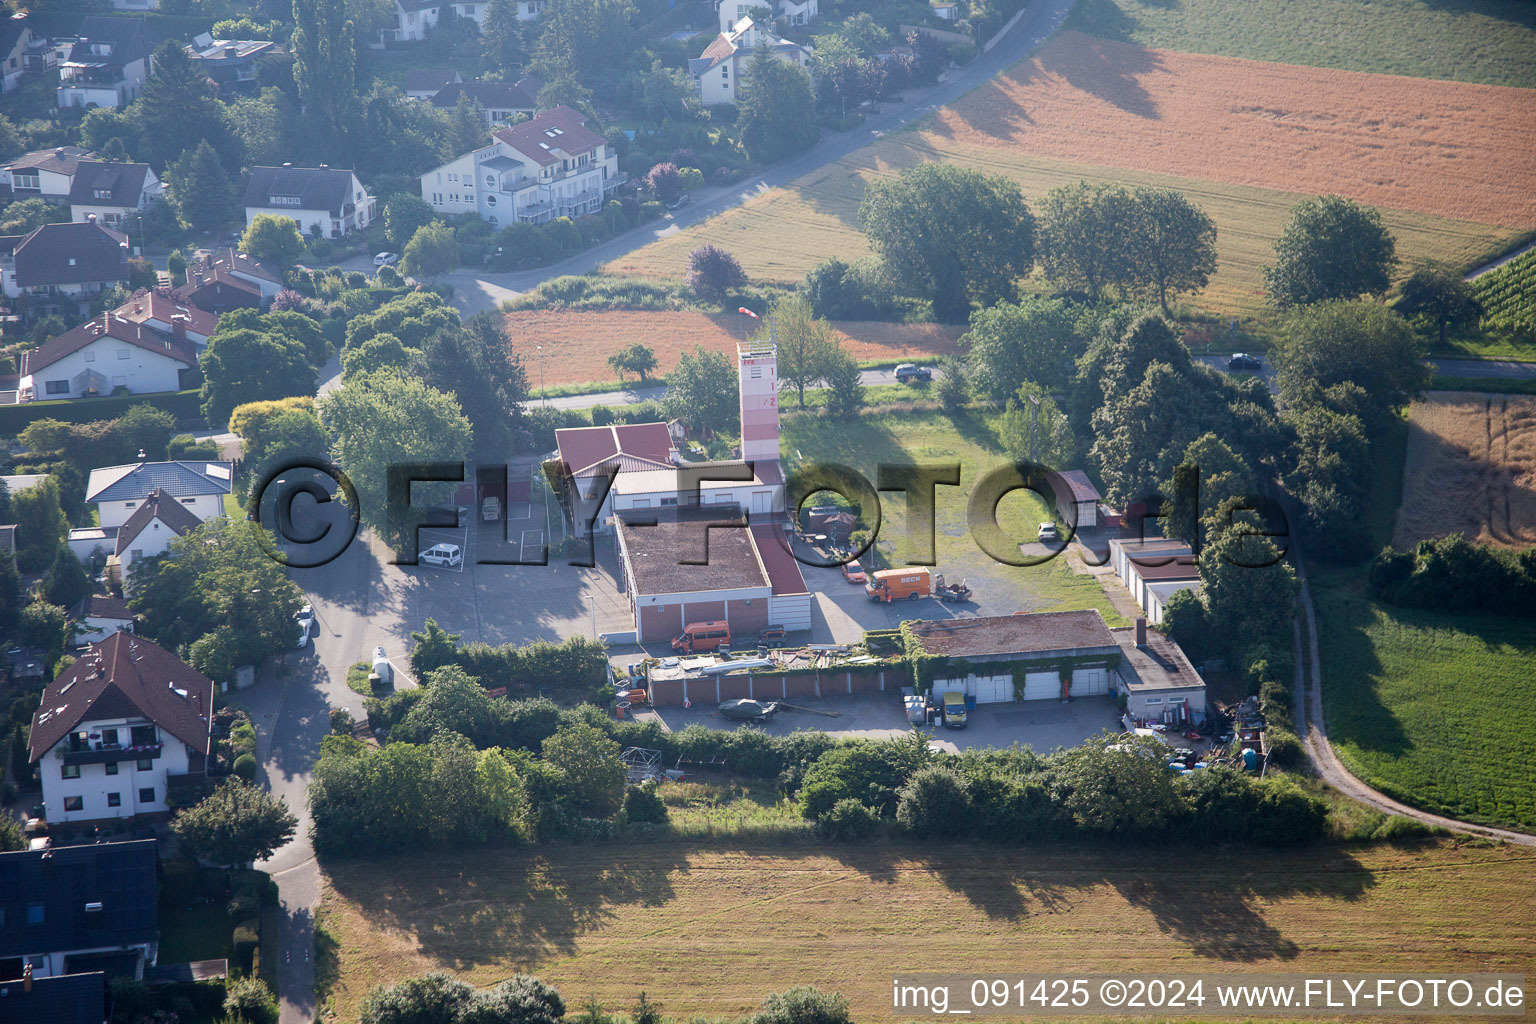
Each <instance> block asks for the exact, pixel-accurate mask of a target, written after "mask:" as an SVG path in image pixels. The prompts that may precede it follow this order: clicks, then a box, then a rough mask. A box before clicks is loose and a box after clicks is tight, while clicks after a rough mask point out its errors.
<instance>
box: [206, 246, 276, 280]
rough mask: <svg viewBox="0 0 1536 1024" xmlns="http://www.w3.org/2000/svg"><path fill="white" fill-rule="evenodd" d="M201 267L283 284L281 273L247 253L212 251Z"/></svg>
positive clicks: (235, 250) (226, 250) (227, 249)
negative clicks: (233, 272)
mask: <svg viewBox="0 0 1536 1024" xmlns="http://www.w3.org/2000/svg"><path fill="white" fill-rule="evenodd" d="M203 265H204V266H207V267H212V268H214V269H215V270H218V269H224V270H228V271H235V272H238V273H240V274H245V275H248V276H250V277H260V278H264V279H266V280H268V281H272V282H274V283H276V284H282V283H283V272H282V271H281V270H278V269H277V268H276V267H273V266H270V265H269V264H267V263H266V262H265V261H263V260H259V259H257V258H256V257H255V256H252V255H250V254H248V253H243V252H240V251H239V250H238V249H230V248H227V247H226V248H223V249H214V250H212V251H211V252H209V253H208V254H207V256H205V257H204V258H203Z"/></svg>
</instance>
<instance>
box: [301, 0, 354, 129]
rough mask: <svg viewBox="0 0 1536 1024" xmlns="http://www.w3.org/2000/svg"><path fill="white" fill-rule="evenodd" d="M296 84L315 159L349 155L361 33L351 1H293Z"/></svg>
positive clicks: (305, 126)
mask: <svg viewBox="0 0 1536 1024" xmlns="http://www.w3.org/2000/svg"><path fill="white" fill-rule="evenodd" d="M293 24H294V28H293V39H292V50H293V80H294V82H295V84H296V85H297V86H298V90H299V106H300V109H301V111H302V116H303V125H304V142H305V144H306V145H307V147H308V148H309V150H310V151H311V152H312V153H315V154H317V155H320V156H329V157H334V156H336V155H339V154H343V153H346V152H347V148H346V146H347V139H348V137H349V135H350V134H351V129H352V128H353V126H354V123H355V116H356V113H357V109H358V106H359V101H358V92H357V30H356V26H355V25H354V24H353V22H352V19H351V18H349V17H348V14H347V5H346V0H294V2H293Z"/></svg>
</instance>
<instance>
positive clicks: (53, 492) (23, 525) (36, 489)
mask: <svg viewBox="0 0 1536 1024" xmlns="http://www.w3.org/2000/svg"><path fill="white" fill-rule="evenodd" d="M11 516H12V521H13V522H15V524H16V564H17V565H18V566H20V568H21V571H22V572H42V571H43V570H44V569H46V568H48V566H50V565H52V564H53V557H54V555H55V554H57V553H58V550H59V547H60V546H61V545H62V544H63V543H64V534H65V533H67V532H68V531H69V520H68V519H66V518H65V517H64V509H63V507H62V506H61V505H60V503H59V482H58V481H57V480H55V479H54V478H53V477H52V476H48V477H45V478H44V479H42V480H39V481H38V482H37V483H35V484H33V485H32V486H31V487H28V488H27V489H26V490H24V491H20V492H18V493H17V494H15V495H14V496H12V498H11Z"/></svg>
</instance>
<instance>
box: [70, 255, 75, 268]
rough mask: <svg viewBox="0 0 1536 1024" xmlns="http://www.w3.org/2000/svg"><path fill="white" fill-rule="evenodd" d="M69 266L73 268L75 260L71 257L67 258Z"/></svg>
mask: <svg viewBox="0 0 1536 1024" xmlns="http://www.w3.org/2000/svg"><path fill="white" fill-rule="evenodd" d="M69 265H70V266H72V267H73V266H75V258H74V257H73V256H71V257H70V258H69Z"/></svg>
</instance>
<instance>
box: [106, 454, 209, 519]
mask: <svg viewBox="0 0 1536 1024" xmlns="http://www.w3.org/2000/svg"><path fill="white" fill-rule="evenodd" d="M156 491H162V492H164V497H165V498H166V499H170V500H173V501H174V502H176V503H179V504H181V505H182V506H184V507H185V508H186V510H187V511H189V512H191V513H192V514H193V515H194V516H196V517H197V519H198V521H199V522H207V521H208V520H210V519H212V518H213V517H214V516H221V515H223V514H224V495H226V494H228V493H230V464H229V463H228V462H134V463H130V464H129V465H126V466H105V467H103V468H101V469H93V470H91V475H90V478H89V479H88V480H87V481H86V485H85V500H86V501H88V502H91V503H93V504H95V506H96V513H97V520H98V521H99V522H100V523H101V525H102V526H104V527H113V526H115V527H119V528H122V527H126V526H127V524H128V521H129V520H130V519H132V518H133V516H134V513H135V511H137V510H138V508H139V506H140V505H142V504H143V503H144V502H146V501H147V500H149V498H150V497H151V496H152V495H154V493H155V492H156ZM162 511H163V509H162ZM168 525H170V523H168Z"/></svg>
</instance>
